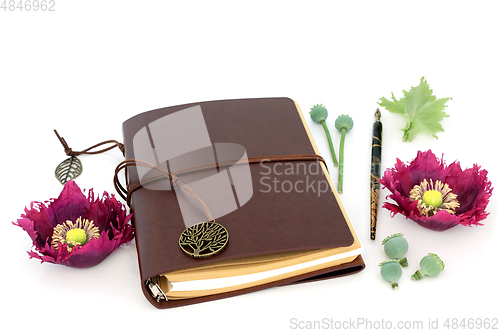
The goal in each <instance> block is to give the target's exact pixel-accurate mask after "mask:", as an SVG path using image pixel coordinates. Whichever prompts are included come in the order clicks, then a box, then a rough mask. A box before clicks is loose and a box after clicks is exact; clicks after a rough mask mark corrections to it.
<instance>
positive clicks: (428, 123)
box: [378, 78, 451, 141]
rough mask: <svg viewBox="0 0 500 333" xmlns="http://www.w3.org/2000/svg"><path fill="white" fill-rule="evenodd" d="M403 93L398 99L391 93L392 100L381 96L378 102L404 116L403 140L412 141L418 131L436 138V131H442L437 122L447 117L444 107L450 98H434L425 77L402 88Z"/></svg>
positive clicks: (390, 110)
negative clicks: (410, 86)
mask: <svg viewBox="0 0 500 333" xmlns="http://www.w3.org/2000/svg"><path fill="white" fill-rule="evenodd" d="M403 94H404V97H403V98H401V99H400V100H397V99H396V98H395V97H394V94H392V101H390V100H388V99H387V98H385V97H382V98H381V99H380V100H381V102H380V103H378V104H379V105H380V106H382V107H384V108H386V109H387V110H388V111H389V112H392V113H399V114H402V115H404V116H405V117H406V127H405V128H404V129H402V130H403V131H404V135H403V141H412V140H413V139H414V138H415V137H416V136H417V134H418V133H427V134H429V135H431V136H433V137H435V138H436V139H437V138H438V137H437V135H436V133H437V132H443V131H444V130H443V127H442V126H441V124H440V123H439V122H440V121H441V120H443V118H445V117H449V116H448V115H447V114H446V113H445V112H444V108H445V107H446V105H445V103H446V102H447V101H449V100H450V99H451V98H440V99H436V96H434V95H432V89H430V88H429V84H427V82H426V81H425V78H421V79H420V85H418V86H417V87H412V88H411V89H410V91H405V90H403Z"/></svg>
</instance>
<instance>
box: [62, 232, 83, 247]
mask: <svg viewBox="0 0 500 333" xmlns="http://www.w3.org/2000/svg"><path fill="white" fill-rule="evenodd" d="M66 242H68V243H69V242H75V243H77V244H80V246H83V245H85V243H87V235H86V234H85V230H83V229H80V228H76V229H71V230H69V231H68V232H67V233H66Z"/></svg>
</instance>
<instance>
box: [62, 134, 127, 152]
mask: <svg viewBox="0 0 500 333" xmlns="http://www.w3.org/2000/svg"><path fill="white" fill-rule="evenodd" d="M54 133H56V135H57V138H58V139H59V141H60V142H61V144H62V146H63V147H64V152H65V153H66V155H68V156H78V155H83V154H87V155H94V154H101V153H104V152H106V151H108V150H111V149H113V148H116V147H118V149H120V150H121V152H122V154H123V155H125V146H124V145H123V144H121V143H120V142H118V141H116V140H107V141H103V142H101V143H98V144H96V145H93V146H92V147H89V148H87V149H85V150H82V151H73V149H71V148H70V147H69V146H68V143H67V142H66V140H64V138H63V137H62V136H60V135H59V133H57V131H56V130H54ZM110 143H111V144H113V145H112V146H109V147H107V148H105V149H101V150H97V151H91V150H92V149H95V148H97V147H100V146H102V145H106V144H110Z"/></svg>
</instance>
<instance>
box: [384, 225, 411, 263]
mask: <svg viewBox="0 0 500 333" xmlns="http://www.w3.org/2000/svg"><path fill="white" fill-rule="evenodd" d="M403 236H404V235H403V234H400V233H398V234H394V235H391V236H389V237H387V238H386V239H384V240H383V241H382V245H383V246H384V251H385V254H387V256H388V257H389V258H391V259H395V260H398V261H399V264H400V265H401V266H403V267H407V266H408V261H407V260H406V257H405V254H406V252H408V241H407V240H406V239H405V238H404V237H403Z"/></svg>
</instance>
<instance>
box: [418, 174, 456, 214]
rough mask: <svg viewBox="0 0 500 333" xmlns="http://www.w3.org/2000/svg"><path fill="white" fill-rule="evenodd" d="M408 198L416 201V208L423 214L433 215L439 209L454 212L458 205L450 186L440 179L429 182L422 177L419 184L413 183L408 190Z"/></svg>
mask: <svg viewBox="0 0 500 333" xmlns="http://www.w3.org/2000/svg"><path fill="white" fill-rule="evenodd" d="M410 200H412V201H416V202H417V208H418V210H419V212H420V214H422V215H423V216H426V217H429V216H433V215H434V214H436V213H437V212H439V211H441V210H446V211H447V212H448V213H450V214H455V212H456V209H457V208H458V207H460V203H459V202H458V200H457V195H456V194H455V193H453V192H452V189H451V188H450V186H449V185H448V184H446V183H443V182H442V181H440V180H436V182H433V181H432V179H431V180H430V182H428V181H427V179H424V181H423V182H421V183H420V184H419V185H415V186H414V187H413V189H412V190H411V191H410Z"/></svg>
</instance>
